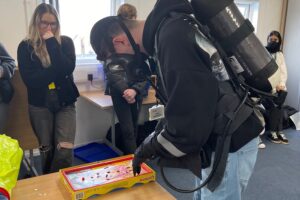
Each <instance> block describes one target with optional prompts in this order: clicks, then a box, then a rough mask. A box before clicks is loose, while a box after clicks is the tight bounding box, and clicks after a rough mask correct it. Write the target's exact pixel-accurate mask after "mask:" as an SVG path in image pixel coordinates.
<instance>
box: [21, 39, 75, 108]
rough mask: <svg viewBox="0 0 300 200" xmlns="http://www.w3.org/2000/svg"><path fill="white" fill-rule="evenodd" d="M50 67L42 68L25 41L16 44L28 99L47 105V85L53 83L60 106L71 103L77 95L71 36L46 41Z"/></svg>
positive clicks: (37, 104) (36, 104)
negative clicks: (59, 40) (59, 41)
mask: <svg viewBox="0 0 300 200" xmlns="http://www.w3.org/2000/svg"><path fill="white" fill-rule="evenodd" d="M46 47H47V51H48V53H49V56H50V60H51V66H49V67H48V68H45V67H43V65H42V63H41V61H40V59H39V58H38V57H37V55H36V54H35V53H34V51H33V47H32V46H31V45H30V44H29V42H28V41H22V42H21V43H20V44H19V47H18V64H19V69H20V73H21V76H22V79H23V81H24V83H25V85H26V86H27V92H28V102H29V104H31V105H34V106H38V107H45V106H46V95H47V91H48V85H49V84H50V83H51V82H54V83H55V85H56V90H57V93H58V98H59V102H60V104H61V106H67V105H70V104H72V103H74V102H75V101H76V99H77V97H78V96H79V93H78V90H77V87H76V85H75V83H74V81H73V75H72V73H73V71H74V69H75V60H76V58H75V48H74V44H73V41H72V40H71V38H69V37H67V36H62V37H61V44H59V43H58V41H57V40H56V39H55V38H54V37H52V38H49V39H47V40H46Z"/></svg>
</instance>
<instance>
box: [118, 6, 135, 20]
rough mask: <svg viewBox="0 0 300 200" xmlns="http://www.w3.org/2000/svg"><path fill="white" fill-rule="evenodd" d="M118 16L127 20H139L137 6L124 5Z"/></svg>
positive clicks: (120, 8)
mask: <svg viewBox="0 0 300 200" xmlns="http://www.w3.org/2000/svg"><path fill="white" fill-rule="evenodd" d="M117 15H118V16H120V17H123V18H125V19H132V20H135V19H136V18H137V11H136V8H135V6H133V5H131V4H129V3H124V4H122V5H121V6H120V7H119V9H118V12H117Z"/></svg>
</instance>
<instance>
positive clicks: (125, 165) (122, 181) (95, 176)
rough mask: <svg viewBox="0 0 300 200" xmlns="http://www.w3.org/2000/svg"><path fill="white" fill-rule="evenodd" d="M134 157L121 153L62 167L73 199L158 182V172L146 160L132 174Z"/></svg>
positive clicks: (61, 171) (62, 176)
mask: <svg viewBox="0 0 300 200" xmlns="http://www.w3.org/2000/svg"><path fill="white" fill-rule="evenodd" d="M132 159H133V155H127V156H121V157H118V158H113V159H108V160H104V161H100V162H95V163H90V164H85V165H81V166H76V167H70V168H66V169H61V170H60V173H59V174H60V177H61V180H62V182H63V183H64V185H65V186H66V188H67V190H68V192H69V193H70V194H71V197H72V200H78V199H87V198H89V197H91V196H93V195H103V194H106V193H108V192H110V191H112V190H115V189H120V188H130V187H132V186H134V185H135V184H138V183H148V182H150V181H155V172H154V171H153V170H152V169H151V168H150V167H149V166H148V165H146V164H144V163H143V164H142V165H141V173H140V174H139V175H137V176H133V172H132V166H131V163H132Z"/></svg>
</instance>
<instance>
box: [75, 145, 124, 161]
mask: <svg viewBox="0 0 300 200" xmlns="http://www.w3.org/2000/svg"><path fill="white" fill-rule="evenodd" d="M74 155H75V157H77V158H79V159H81V160H82V161H84V162H87V163H90V162H95V161H99V160H105V159H109V158H115V157H118V156H119V155H118V153H116V152H115V151H114V150H113V149H111V147H109V146H108V145H107V144H105V143H102V144H100V143H96V142H93V143H90V144H87V145H85V146H82V147H78V148H75V149H74Z"/></svg>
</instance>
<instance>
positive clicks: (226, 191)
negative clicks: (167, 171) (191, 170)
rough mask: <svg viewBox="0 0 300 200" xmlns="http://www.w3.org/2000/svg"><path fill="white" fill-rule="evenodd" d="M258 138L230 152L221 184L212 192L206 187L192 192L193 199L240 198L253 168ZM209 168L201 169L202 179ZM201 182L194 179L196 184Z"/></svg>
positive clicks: (237, 199)
mask: <svg viewBox="0 0 300 200" xmlns="http://www.w3.org/2000/svg"><path fill="white" fill-rule="evenodd" d="M257 146H258V138H255V139H253V140H251V141H250V142H249V143H248V144H246V145H245V146H243V147H242V148H241V149H240V150H238V151H237V152H235V153H230V154H229V155H228V159H227V165H226V169H225V173H224V177H223V180H222V182H221V184H220V185H219V186H218V187H217V188H216V190H215V191H214V192H211V191H210V190H208V189H207V188H206V187H204V188H202V189H201V191H199V190H198V191H196V192H195V193H194V198H193V199H194V200H241V198H242V193H243V192H244V191H245V189H246V187H247V184H248V181H249V178H250V176H251V174H252V172H253V168H254V165H255V162H256V158H257V152H258V147H257ZM210 171H211V168H207V169H205V170H202V176H203V180H205V179H206V178H207V176H208V175H209V172H210ZM200 183H201V180H200V179H198V178H197V179H196V186H199V185H200Z"/></svg>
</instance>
